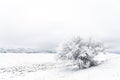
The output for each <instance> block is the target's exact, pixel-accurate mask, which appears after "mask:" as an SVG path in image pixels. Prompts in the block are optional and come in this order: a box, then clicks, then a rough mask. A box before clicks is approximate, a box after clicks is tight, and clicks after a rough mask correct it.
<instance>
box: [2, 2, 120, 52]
mask: <svg viewBox="0 0 120 80" xmlns="http://www.w3.org/2000/svg"><path fill="white" fill-rule="evenodd" d="M119 14H120V1H119V0H0V47H5V48H21V47H24V48H39V49H41V50H55V49H56V47H57V45H58V44H59V43H60V42H61V41H63V40H66V39H69V38H70V37H73V36H78V35H79V36H81V37H83V38H87V37H92V38H95V39H99V40H102V41H103V42H104V43H105V45H107V46H109V48H110V49H109V50H110V51H112V52H119V51H120V50H119V49H120V46H119V45H120V37H119V34H120V31H119V30H120V27H119V26H120V23H119V22H120V15H119Z"/></svg>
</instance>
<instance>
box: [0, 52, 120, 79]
mask: <svg viewBox="0 0 120 80" xmlns="http://www.w3.org/2000/svg"><path fill="white" fill-rule="evenodd" d="M104 57H105V58H106V59H107V61H106V62H104V63H103V64H101V65H99V66H95V67H91V68H89V69H83V70H78V68H77V66H70V65H68V64H66V63H63V62H61V61H58V60H56V54H49V53H47V54H43V53H40V54H13V53H9V54H0V80H120V63H119V62H120V55H119V54H111V53H110V54H107V55H106V56H104Z"/></svg>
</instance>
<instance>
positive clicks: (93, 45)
mask: <svg viewBox="0 0 120 80" xmlns="http://www.w3.org/2000/svg"><path fill="white" fill-rule="evenodd" d="M57 53H58V56H59V58H60V59H62V60H71V61H72V62H73V64H76V65H77V66H78V67H79V68H80V69H82V68H88V67H91V66H96V65H98V64H100V62H99V61H98V60H94V58H95V57H96V56H97V55H99V54H104V53H105V48H104V46H103V44H102V43H101V42H97V41H94V40H91V39H89V40H84V39H82V38H80V37H76V38H73V39H71V40H69V41H66V42H64V43H62V44H60V46H59V47H58V49H57Z"/></svg>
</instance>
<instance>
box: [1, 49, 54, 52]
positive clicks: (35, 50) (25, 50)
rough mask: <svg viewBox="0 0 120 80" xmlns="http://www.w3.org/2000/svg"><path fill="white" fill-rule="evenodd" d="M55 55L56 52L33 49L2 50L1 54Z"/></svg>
mask: <svg viewBox="0 0 120 80" xmlns="http://www.w3.org/2000/svg"><path fill="white" fill-rule="evenodd" d="M42 52H45V53H54V51H48V50H41V49H31V48H0V53H42Z"/></svg>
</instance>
